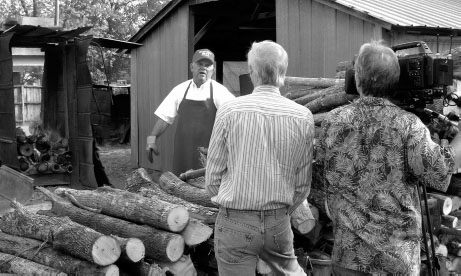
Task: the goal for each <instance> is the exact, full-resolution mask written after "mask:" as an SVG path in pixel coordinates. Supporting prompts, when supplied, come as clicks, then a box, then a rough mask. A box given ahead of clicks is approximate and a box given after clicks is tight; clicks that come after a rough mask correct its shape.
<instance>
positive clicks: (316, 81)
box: [285, 77, 344, 88]
mask: <svg viewBox="0 0 461 276" xmlns="http://www.w3.org/2000/svg"><path fill="white" fill-rule="evenodd" d="M341 83H344V79H329V78H300V77H285V85H305V86H312V87H319V88H320V87H324V88H327V87H330V86H333V85H335V84H341Z"/></svg>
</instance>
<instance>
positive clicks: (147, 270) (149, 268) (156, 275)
mask: <svg viewBox="0 0 461 276" xmlns="http://www.w3.org/2000/svg"><path fill="white" fill-rule="evenodd" d="M119 267H120V272H121V273H120V275H121V276H125V275H126V276H132V275H136V276H165V275H166V272H167V271H168V268H161V267H160V266H158V265H157V264H150V263H148V262H145V261H140V262H137V263H126V264H125V263H124V264H122V265H120V266H119Z"/></svg>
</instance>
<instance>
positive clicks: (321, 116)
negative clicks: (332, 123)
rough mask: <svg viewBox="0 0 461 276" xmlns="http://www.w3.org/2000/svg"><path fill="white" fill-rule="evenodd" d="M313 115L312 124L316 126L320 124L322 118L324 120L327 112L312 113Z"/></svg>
mask: <svg viewBox="0 0 461 276" xmlns="http://www.w3.org/2000/svg"><path fill="white" fill-rule="evenodd" d="M313 115H314V124H315V125H316V126H321V125H322V122H323V120H324V119H325V117H326V116H327V115H328V112H323V113H316V114H313Z"/></svg>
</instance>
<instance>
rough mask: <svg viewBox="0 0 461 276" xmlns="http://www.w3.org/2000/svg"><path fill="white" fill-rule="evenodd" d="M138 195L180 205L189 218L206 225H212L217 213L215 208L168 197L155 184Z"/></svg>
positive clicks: (171, 196) (142, 189)
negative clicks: (187, 212)
mask: <svg viewBox="0 0 461 276" xmlns="http://www.w3.org/2000/svg"><path fill="white" fill-rule="evenodd" d="M139 194H140V195H142V196H145V197H148V198H151V199H155V200H158V199H160V200H164V201H167V202H170V203H173V204H178V205H182V206H184V207H185V208H186V209H187V211H189V215H190V217H191V218H194V219H198V220H201V221H203V222H204V223H206V224H214V223H215V221H216V217H217V215H218V211H219V210H218V209H217V208H211V207H205V206H200V205H197V204H194V203H191V202H189V201H186V200H183V199H181V198H179V197H176V196H173V195H170V194H168V193H166V192H165V191H163V190H162V189H160V188H159V187H158V186H157V187H155V184H154V185H153V186H152V187H149V188H141V190H140V191H139Z"/></svg>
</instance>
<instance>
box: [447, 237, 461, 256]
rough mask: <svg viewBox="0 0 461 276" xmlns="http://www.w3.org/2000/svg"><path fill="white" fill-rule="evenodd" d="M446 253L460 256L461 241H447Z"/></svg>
mask: <svg viewBox="0 0 461 276" xmlns="http://www.w3.org/2000/svg"><path fill="white" fill-rule="evenodd" d="M447 249H448V253H450V254H453V255H455V256H458V257H459V256H461V242H460V241H457V240H452V241H450V242H448V243H447Z"/></svg>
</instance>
